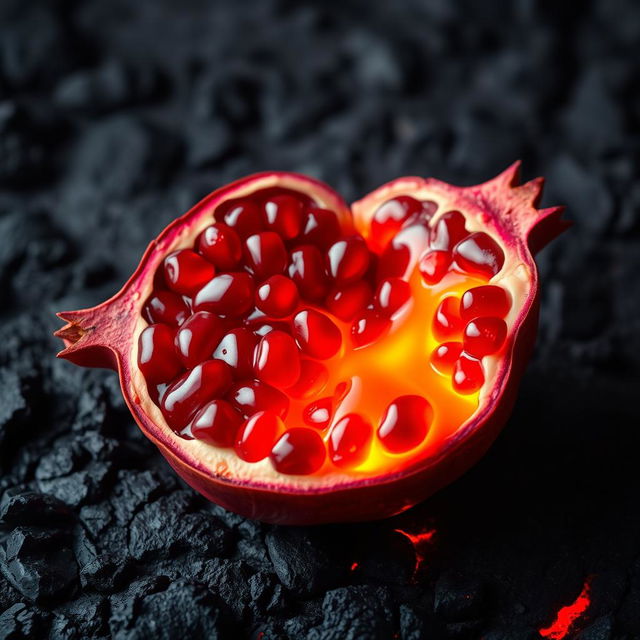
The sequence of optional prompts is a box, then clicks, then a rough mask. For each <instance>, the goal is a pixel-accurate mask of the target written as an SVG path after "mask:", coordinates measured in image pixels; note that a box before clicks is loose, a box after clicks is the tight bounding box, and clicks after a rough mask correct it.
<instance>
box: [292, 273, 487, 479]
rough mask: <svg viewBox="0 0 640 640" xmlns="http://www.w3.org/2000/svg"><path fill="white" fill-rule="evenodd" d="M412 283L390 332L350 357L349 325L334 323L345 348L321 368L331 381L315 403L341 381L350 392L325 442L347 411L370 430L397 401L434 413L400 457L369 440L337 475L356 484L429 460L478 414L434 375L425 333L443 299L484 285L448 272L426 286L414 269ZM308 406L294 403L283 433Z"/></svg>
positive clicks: (468, 398)
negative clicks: (419, 402)
mask: <svg viewBox="0 0 640 640" xmlns="http://www.w3.org/2000/svg"><path fill="white" fill-rule="evenodd" d="M410 284H411V289H412V292H413V300H412V302H411V303H410V304H409V305H407V307H406V308H405V309H401V310H400V311H399V312H398V313H397V317H394V318H393V326H392V329H391V331H390V332H389V333H388V334H387V335H386V336H385V337H383V338H381V339H379V340H378V341H377V342H375V343H374V344H372V345H369V346H367V347H363V348H361V349H356V350H353V349H352V347H351V338H350V335H349V330H350V324H347V323H344V322H340V321H339V320H337V319H335V318H334V321H335V322H336V324H338V326H339V327H340V329H341V331H342V335H343V345H346V348H345V346H343V348H342V349H341V351H340V352H339V353H338V354H337V355H336V356H334V357H333V358H331V359H330V360H325V361H324V364H325V366H327V368H328V370H329V380H328V383H327V385H326V387H325V388H324V390H323V391H322V392H321V393H319V394H318V396H319V397H326V396H331V395H332V394H333V393H334V390H335V389H336V387H337V386H338V385H340V384H341V383H345V382H347V383H348V391H347V393H346V395H345V397H344V398H342V399H341V400H337V401H336V405H335V406H334V414H333V417H332V420H331V422H330V424H329V425H328V427H327V428H326V429H325V430H324V431H323V437H324V438H325V439H326V438H328V434H329V432H330V429H331V426H332V425H333V424H335V423H337V422H338V421H339V420H340V419H341V418H342V417H344V416H345V415H346V414H348V413H351V412H356V413H359V414H360V415H362V416H363V417H364V418H365V419H367V420H368V421H369V422H370V423H371V424H372V425H373V428H374V431H375V430H376V429H377V428H378V425H379V423H380V418H381V416H382V415H383V414H384V412H385V409H386V408H387V406H388V405H389V404H390V403H391V402H392V401H393V400H395V399H396V398H397V397H399V396H403V395H408V394H415V395H420V396H423V397H425V398H426V399H427V400H428V401H429V403H430V404H431V406H432V408H433V420H432V423H431V427H430V429H429V432H428V434H427V437H426V438H425V440H424V441H423V442H422V443H421V444H420V445H418V446H417V447H416V448H415V449H413V450H411V451H407V452H405V453H400V454H395V453H390V452H389V451H387V450H386V449H384V448H383V446H382V444H381V443H380V441H379V440H378V438H377V437H376V436H375V435H374V438H373V441H372V443H371V448H370V451H369V455H368V456H367V457H366V459H365V460H364V461H363V462H362V463H361V464H359V465H358V466H356V467H353V468H350V469H343V471H345V472H346V473H348V474H349V475H352V476H355V477H358V476H367V477H369V476H372V475H376V474H384V473H388V472H392V471H398V470H401V469H403V468H406V467H407V466H409V465H411V464H412V463H415V462H416V461H417V460H420V459H422V458H425V457H427V456H429V455H431V454H434V453H435V452H437V451H438V450H439V449H440V448H441V446H442V444H443V441H444V440H446V439H447V438H448V437H449V436H451V435H452V434H453V433H454V432H455V431H456V429H457V428H458V427H459V426H460V425H461V424H463V423H464V422H465V421H466V420H467V419H468V418H469V417H470V416H471V415H472V414H473V412H474V411H475V410H476V409H477V407H478V396H479V394H478V393H477V392H476V393H472V394H469V395H461V394H458V393H456V392H455V391H453V389H452V386H451V375H443V374H440V373H438V372H436V371H435V370H434V369H433V368H432V367H431V365H430V364H429V357H430V354H431V352H432V351H433V350H434V349H435V348H436V347H437V346H438V344H439V342H438V341H437V340H436V338H435V337H434V336H433V332H432V329H431V325H432V319H433V315H434V313H435V310H436V308H437V306H438V304H439V303H440V302H441V300H442V299H443V298H444V297H445V296H450V295H455V296H456V297H458V298H460V297H461V296H462V294H463V293H464V292H465V291H466V290H467V289H469V288H471V287H474V286H478V285H479V284H484V281H483V280H479V279H478V278H475V277H472V276H469V275H465V274H461V273H458V272H455V271H452V272H450V273H449V274H448V275H447V276H445V278H444V279H443V280H442V282H440V283H439V284H438V285H433V286H430V287H427V286H425V285H423V283H422V281H421V277H420V274H419V272H418V271H417V270H415V272H414V273H413V275H412V277H411V279H410ZM314 399H318V398H317V397H316V398H314ZM309 402H310V399H306V400H292V402H291V405H290V410H289V414H288V416H287V419H286V421H285V422H286V424H287V426H288V427H293V426H298V425H300V424H302V415H303V411H304V408H305V407H306V406H307V404H308V403H309ZM335 471H336V468H335V467H334V466H333V464H332V463H331V462H330V461H329V460H327V462H326V463H325V465H324V466H323V467H322V468H321V469H320V470H319V471H318V472H317V474H319V475H322V474H326V473H335Z"/></svg>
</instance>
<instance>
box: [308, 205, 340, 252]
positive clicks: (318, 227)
mask: <svg viewBox="0 0 640 640" xmlns="http://www.w3.org/2000/svg"><path fill="white" fill-rule="evenodd" d="M339 237H340V223H339V222H338V216H337V215H336V214H335V213H334V212H333V211H330V210H329V209H320V208H318V207H310V208H309V210H308V211H307V212H306V213H305V215H304V218H303V220H302V229H301V232H300V236H299V240H300V242H301V243H302V244H310V245H313V246H316V247H318V248H320V249H323V250H324V249H327V248H328V247H330V246H331V245H332V244H333V243H334V242H335V241H336V240H337V239H338V238H339Z"/></svg>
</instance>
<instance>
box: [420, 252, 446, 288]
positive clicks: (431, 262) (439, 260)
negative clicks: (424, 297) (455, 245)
mask: <svg viewBox="0 0 640 640" xmlns="http://www.w3.org/2000/svg"><path fill="white" fill-rule="evenodd" d="M450 264H451V254H450V253H449V252H448V251H437V250H435V249H431V250H429V251H427V252H426V253H425V254H424V255H423V256H422V257H421V258H420V262H419V264H418V268H419V269H420V275H422V279H423V280H424V282H425V283H426V284H438V282H440V280H442V278H444V276H445V275H447V272H448V271H449V265H450Z"/></svg>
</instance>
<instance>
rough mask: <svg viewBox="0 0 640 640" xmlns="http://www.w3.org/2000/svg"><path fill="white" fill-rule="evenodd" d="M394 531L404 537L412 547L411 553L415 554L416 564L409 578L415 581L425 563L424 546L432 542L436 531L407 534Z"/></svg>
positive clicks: (397, 530)
mask: <svg viewBox="0 0 640 640" xmlns="http://www.w3.org/2000/svg"><path fill="white" fill-rule="evenodd" d="M394 531H395V532H396V533H399V534H400V535H402V536H404V537H405V538H406V539H407V540H408V541H409V542H410V543H411V546H412V547H413V553H414V554H415V558H416V563H415V566H414V567H413V574H412V576H411V578H412V580H413V579H415V577H416V575H417V573H418V571H419V570H420V568H421V567H422V565H423V563H424V561H425V557H426V556H425V545H426V544H427V543H429V542H431V541H432V540H433V537H434V536H435V534H436V530H435V529H428V530H426V531H423V532H422V533H409V532H407V531H403V530H402V529H394Z"/></svg>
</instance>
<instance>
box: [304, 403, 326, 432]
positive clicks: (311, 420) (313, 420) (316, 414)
mask: <svg viewBox="0 0 640 640" xmlns="http://www.w3.org/2000/svg"><path fill="white" fill-rule="evenodd" d="M332 415H333V398H320V399H319V400H315V401H314V402H312V403H311V404H308V405H307V406H306V407H305V408H304V410H303V411H302V420H303V421H304V423H305V424H307V425H309V426H310V427H315V428H316V429H324V428H326V427H328V426H329V422H331V417H332Z"/></svg>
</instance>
